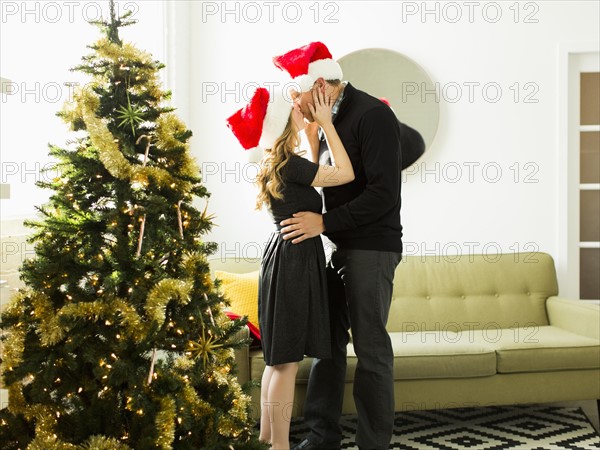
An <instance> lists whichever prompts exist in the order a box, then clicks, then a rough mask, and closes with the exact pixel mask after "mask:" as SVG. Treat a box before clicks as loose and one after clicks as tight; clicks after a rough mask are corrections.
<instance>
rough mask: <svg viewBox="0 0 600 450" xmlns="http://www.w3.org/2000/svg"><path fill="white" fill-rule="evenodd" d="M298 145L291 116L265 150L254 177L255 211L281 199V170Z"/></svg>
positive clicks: (282, 183)
mask: <svg viewBox="0 0 600 450" xmlns="http://www.w3.org/2000/svg"><path fill="white" fill-rule="evenodd" d="M299 144H300V141H299V137H298V133H296V130H295V129H294V126H293V124H292V116H291V115H290V118H289V119H288V122H287V125H286V126H285V130H283V133H282V134H281V136H279V138H278V139H277V140H276V141H275V144H273V148H272V149H271V148H269V149H266V150H265V152H264V155H263V157H262V160H261V161H260V169H259V171H258V175H257V176H256V184H257V185H258V196H257V198H256V209H259V210H260V209H262V207H263V205H265V204H266V205H269V206H270V205H271V201H272V200H273V199H278V200H281V199H282V198H283V194H282V192H281V191H282V190H283V186H284V182H283V179H282V178H281V169H283V167H284V166H285V165H286V164H287V163H288V161H289V160H290V157H291V156H292V154H293V153H294V149H295V148H296V147H298V145H299Z"/></svg>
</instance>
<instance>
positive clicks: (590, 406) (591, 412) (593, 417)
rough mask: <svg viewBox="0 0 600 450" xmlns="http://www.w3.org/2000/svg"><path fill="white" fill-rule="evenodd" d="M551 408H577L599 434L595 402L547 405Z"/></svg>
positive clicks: (599, 422)
mask: <svg viewBox="0 0 600 450" xmlns="http://www.w3.org/2000/svg"><path fill="white" fill-rule="evenodd" d="M548 405H552V406H567V407H576V406H579V407H581V409H582V410H583V412H584V414H585V415H586V416H587V418H588V419H589V420H590V422H591V423H592V425H593V426H594V428H595V429H596V431H597V432H598V433H600V418H599V417H598V406H597V403H596V400H585V401H578V402H561V403H548Z"/></svg>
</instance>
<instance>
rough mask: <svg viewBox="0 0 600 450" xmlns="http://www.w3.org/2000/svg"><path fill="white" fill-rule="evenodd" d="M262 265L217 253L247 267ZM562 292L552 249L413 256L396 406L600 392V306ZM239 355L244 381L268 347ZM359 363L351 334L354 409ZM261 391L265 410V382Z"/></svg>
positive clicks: (395, 305) (401, 326)
mask: <svg viewBox="0 0 600 450" xmlns="http://www.w3.org/2000/svg"><path fill="white" fill-rule="evenodd" d="M259 265H260V264H259V262H258V261H247V260H244V259H235V258H230V259H227V260H225V261H222V260H213V261H211V268H212V269H213V270H217V269H218V270H225V271H230V272H237V273H247V272H251V271H254V270H257V269H258V268H259ZM557 292H558V286H557V280H556V272H555V268H554V262H553V260H552V258H551V256H550V255H548V254H544V253H518V254H503V255H487V256H486V255H462V256H423V257H421V256H409V257H405V259H404V260H403V261H402V262H401V263H400V265H399V266H398V268H397V270H396V275H395V280H394V292H393V301H392V306H391V311H390V318H389V321H388V326H387V328H388V331H389V332H390V336H391V339H392V342H393V348H394V355H395V356H394V357H395V360H394V378H395V381H394V387H395V389H394V391H395V404H396V410H397V411H402V410H414V409H437V408H453V407H469V406H488V405H502V404H517V403H543V402H559V401H571V400H589V399H600V306H599V305H598V304H595V303H592V302H586V301H580V300H571V299H564V298H560V297H557ZM236 360H237V363H238V377H239V379H240V381H241V382H246V381H248V380H255V381H257V382H259V381H260V378H261V375H262V371H263V369H264V361H263V358H262V353H261V351H260V350H259V349H258V350H257V349H253V350H251V349H249V348H244V349H242V350H239V351H238V352H237V355H236ZM310 365H311V360H310V358H305V360H304V361H302V363H301V364H300V368H299V372H298V376H297V380H296V397H295V402H294V405H293V409H292V411H293V412H292V415H293V416H298V415H301V414H302V406H303V401H304V395H305V392H306V383H307V379H308V376H309V373H310ZM355 367H356V356H355V354H354V352H353V349H352V344H351V343H350V344H349V346H348V370H347V373H346V387H345V397H344V406H343V412H344V413H354V412H355V411H356V409H355V406H354V400H353V397H352V380H353V374H354V369H355ZM252 396H253V405H254V406H253V407H254V409H255V410H254V413H255V415H256V416H258V412H259V411H260V406H259V389H258V388H254V389H253V391H252ZM599 405H600V400H599Z"/></svg>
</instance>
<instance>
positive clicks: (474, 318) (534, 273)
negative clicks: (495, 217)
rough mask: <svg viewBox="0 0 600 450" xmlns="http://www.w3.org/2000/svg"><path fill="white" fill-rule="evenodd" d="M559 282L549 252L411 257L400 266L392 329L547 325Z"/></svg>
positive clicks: (396, 276) (397, 272) (405, 259)
mask: <svg viewBox="0 0 600 450" xmlns="http://www.w3.org/2000/svg"><path fill="white" fill-rule="evenodd" d="M557 292H558V285H557V280H556V271H555V269H554V261H553V260H552V257H551V256H550V255H548V254H544V253H528V254H524V253H515V254H503V255H471V254H465V255H445V256H440V255H432V256H407V257H405V258H403V261H402V262H401V263H400V264H399V265H398V267H397V269H396V273H395V276H394V290H393V294H392V298H393V301H392V305H391V310H390V317H389V320H388V325H387V329H388V330H389V331H399V332H406V331H411V330H414V329H417V330H418V331H430V330H440V329H442V330H443V329H444V327H445V326H447V325H448V324H450V325H452V327H455V328H456V327H458V328H460V329H471V328H475V329H482V328H484V327H485V326H486V324H489V323H497V324H498V325H499V327H501V328H510V327H523V326H525V325H526V324H529V323H534V324H536V325H539V326H543V325H548V324H549V323H548V317H547V315H546V299H547V298H548V297H549V296H552V295H556V293H557Z"/></svg>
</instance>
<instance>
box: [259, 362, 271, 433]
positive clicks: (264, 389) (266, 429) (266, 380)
mask: <svg viewBox="0 0 600 450" xmlns="http://www.w3.org/2000/svg"><path fill="white" fill-rule="evenodd" d="M272 375H273V366H266V367H265V370H264V372H263V375H262V380H261V382H260V436H259V439H260V440H261V441H264V442H271V414H270V411H271V408H272V407H271V406H269V384H270V383H271V377H272Z"/></svg>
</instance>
